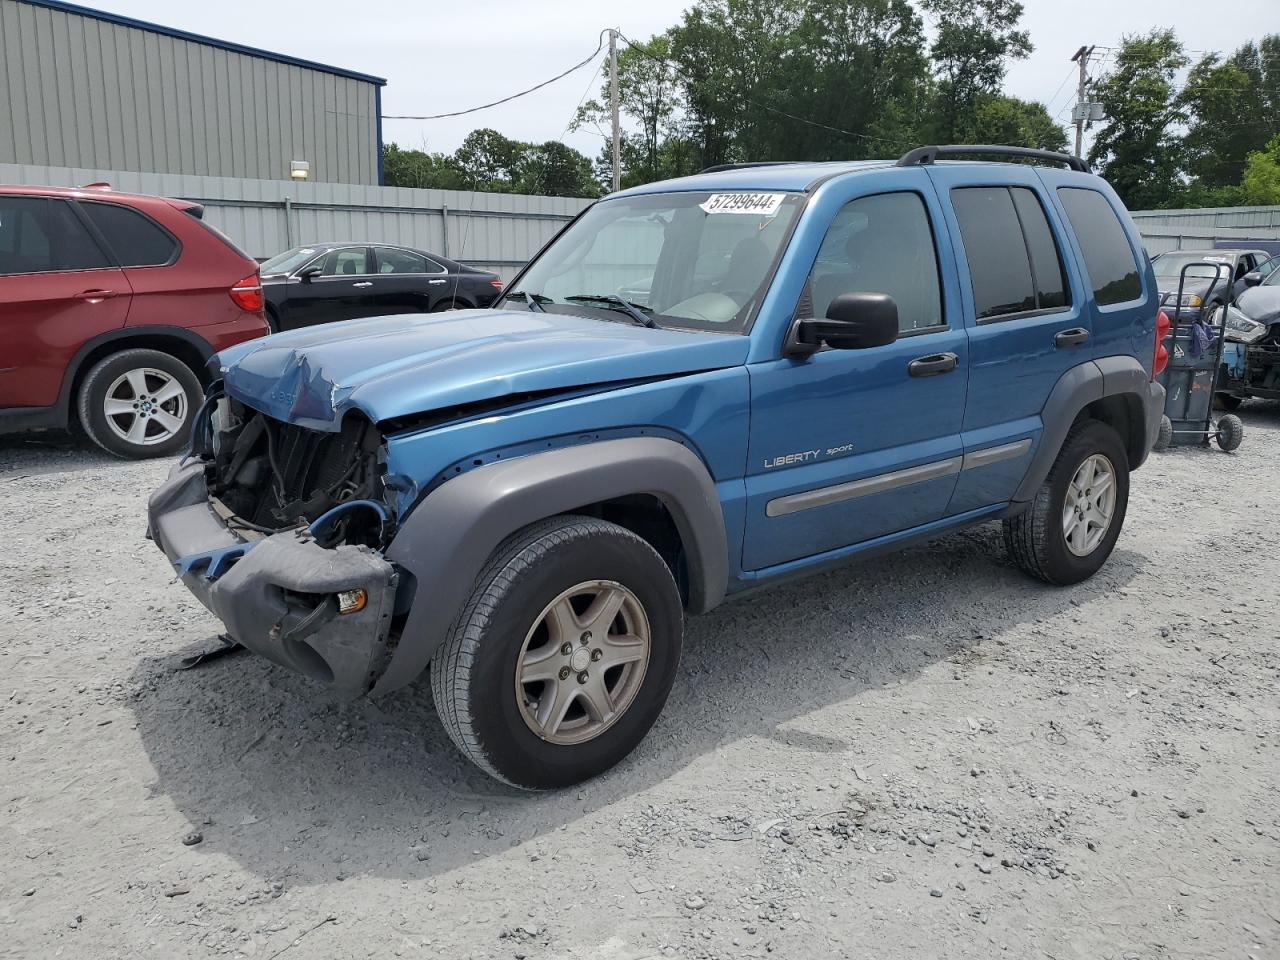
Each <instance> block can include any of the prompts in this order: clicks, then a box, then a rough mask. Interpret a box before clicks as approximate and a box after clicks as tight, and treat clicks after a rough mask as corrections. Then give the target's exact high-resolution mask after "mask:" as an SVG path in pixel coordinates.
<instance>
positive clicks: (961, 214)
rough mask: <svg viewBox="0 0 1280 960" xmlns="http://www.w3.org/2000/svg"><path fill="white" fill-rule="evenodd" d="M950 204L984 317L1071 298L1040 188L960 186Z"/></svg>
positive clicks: (1009, 315)
mask: <svg viewBox="0 0 1280 960" xmlns="http://www.w3.org/2000/svg"><path fill="white" fill-rule="evenodd" d="M951 206H952V209H954V210H955V214H956V222H957V223H959V224H960V238H961V240H962V242H963V244H964V253H965V259H966V260H967V261H968V264H969V281H970V284H971V285H972V289H973V305H974V312H975V315H976V317H977V319H978V321H979V322H984V321H992V320H1011V319H1014V318H1016V317H1019V316H1025V315H1028V314H1033V313H1034V314H1040V313H1046V312H1051V311H1055V310H1062V309H1065V308H1066V307H1067V306H1068V305H1069V304H1070V302H1071V301H1070V296H1069V294H1068V292H1067V284H1066V276H1065V274H1064V272H1063V269H1062V255H1061V253H1060V251H1059V250H1058V245H1057V243H1056V242H1055V241H1054V238H1053V232H1052V231H1051V230H1050V229H1049V222H1048V219H1047V218H1046V217H1045V213H1044V208H1043V207H1042V206H1041V204H1040V200H1039V198H1037V197H1036V195H1035V192H1034V191H1032V190H1030V189H1028V188H1026V187H1005V186H992V187H957V188H955V189H953V190H952V191H951Z"/></svg>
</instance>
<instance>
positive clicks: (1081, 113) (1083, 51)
mask: <svg viewBox="0 0 1280 960" xmlns="http://www.w3.org/2000/svg"><path fill="white" fill-rule="evenodd" d="M1093 49H1094V48H1093V47H1081V48H1080V49H1079V50H1077V51H1076V53H1075V56H1074V57H1072V58H1071V60H1072V62H1073V63H1078V64H1079V65H1080V83H1079V85H1078V86H1077V87H1076V109H1075V111H1074V113H1075V117H1074V119H1075V122H1076V156H1077V157H1078V156H1080V151H1081V150H1082V149H1083V147H1084V122H1085V120H1086V119H1087V116H1086V114H1087V108H1086V107H1085V102H1086V101H1085V86H1086V85H1087V84H1088V81H1089V77H1088V70H1089V58H1090V57H1091V56H1093Z"/></svg>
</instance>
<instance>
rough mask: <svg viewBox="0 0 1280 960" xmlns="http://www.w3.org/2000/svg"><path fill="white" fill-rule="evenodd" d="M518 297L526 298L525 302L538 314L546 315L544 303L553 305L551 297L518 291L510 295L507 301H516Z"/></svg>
mask: <svg viewBox="0 0 1280 960" xmlns="http://www.w3.org/2000/svg"><path fill="white" fill-rule="evenodd" d="M516 297H524V299H525V302H526V303H528V304H529V309H530V310H534V311H537V312H538V313H546V312H547V310H546V308H545V307H544V306H543V304H544V303H551V298H550V297H544V296H543V295H542V294H540V293H526V292H525V291H524V290H516V291H514V292H512V293H508V294H507V297H506V299H508V300H514V299H515V298H516Z"/></svg>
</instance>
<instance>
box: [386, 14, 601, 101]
mask: <svg viewBox="0 0 1280 960" xmlns="http://www.w3.org/2000/svg"><path fill="white" fill-rule="evenodd" d="M606 33H608V31H607V30H602V31H600V42H599V43H598V44H597V45H596V48H595V50H593V51H591V56H589V57H587V58H586V59H585V60H582V61H580V62H578V63H575V64H574V65H573V66H572V67H570V68H569V69H568V70H566V71H564V72H563V73H557V74H556V75H555V76H554V77H552V78H551V79H550V80H543V81H542V82H541V83H539V84H537V85H535V86H532V87H530V88H529V89H528V90H521V91H520V92H519V93H513V94H511V96H509V97H503V98H502V99H501V100H494V101H493V102H492V103H482V104H481V105H480V106H478V107H468V108H467V109H466V110H453V111H451V112H449V113H433V114H430V115H428V116H411V115H408V114H395V113H384V114H383V115H382V119H384V120H443V119H445V118H446V117H461V116H465V115H466V114H468V113H478V112H479V111H481V110H488V109H489V108H490V107H497V106H501V105H502V104H504V103H510V102H511V101H512V100H518V99H519V98H520V97H524V96H528V95H529V94H531V93H533V92H534V91H535V90H541V89H542V88H543V87H545V86H549V85H550V84H553V83H555V82H556V81H557V80H562V79H564V78H565V77H567V76H569V74H571V73H573V72H574V71H576V70H581V69H582V68H583V67H585V66H586V65H587V64H588V63H590V62H591V61H592V60H594V59H595V58H596V57H598V56H599V55H600V51H601V50H603V49H604V36H605V34H606Z"/></svg>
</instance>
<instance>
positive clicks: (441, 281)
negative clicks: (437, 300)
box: [427, 280, 449, 286]
mask: <svg viewBox="0 0 1280 960" xmlns="http://www.w3.org/2000/svg"><path fill="white" fill-rule="evenodd" d="M448 282H449V281H448V280H428V281H427V283H429V284H431V285H432V286H435V285H436V284H437V283H448Z"/></svg>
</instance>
